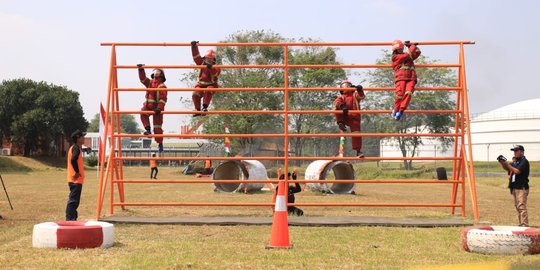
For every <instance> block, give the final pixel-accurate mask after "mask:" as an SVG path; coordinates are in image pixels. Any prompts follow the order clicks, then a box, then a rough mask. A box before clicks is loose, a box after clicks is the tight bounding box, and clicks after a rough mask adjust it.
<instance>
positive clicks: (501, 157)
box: [497, 155, 506, 162]
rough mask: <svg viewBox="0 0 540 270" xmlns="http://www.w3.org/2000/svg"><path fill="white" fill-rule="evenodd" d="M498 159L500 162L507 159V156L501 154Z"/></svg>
mask: <svg viewBox="0 0 540 270" xmlns="http://www.w3.org/2000/svg"><path fill="white" fill-rule="evenodd" d="M497 161H498V162H501V161H506V158H505V157H504V156H503V155H499V156H498V157H497Z"/></svg>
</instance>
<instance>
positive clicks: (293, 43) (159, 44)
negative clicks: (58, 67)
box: [101, 40, 475, 47]
mask: <svg viewBox="0 0 540 270" xmlns="http://www.w3.org/2000/svg"><path fill="white" fill-rule="evenodd" d="M414 42H417V43H418V45H461V44H475V41H472V40H462V41H414ZM391 45H392V42H388V41H383V42H283V43H271V42H260V43H259V42H254V43H248V42H245V43H241V42H230V43H225V42H218V43H216V42H207V43H199V46H214V47H230V46H240V47H282V46H391ZM101 46H164V47H171V46H175V47H179V46H184V47H188V46H191V42H189V43H188V42H102V43H101Z"/></svg>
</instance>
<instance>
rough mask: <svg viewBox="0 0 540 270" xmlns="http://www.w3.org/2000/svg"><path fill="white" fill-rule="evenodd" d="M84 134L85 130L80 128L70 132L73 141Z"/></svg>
mask: <svg viewBox="0 0 540 270" xmlns="http://www.w3.org/2000/svg"><path fill="white" fill-rule="evenodd" d="M84 136H86V132H82V131H80V130H78V129H77V130H75V132H73V133H71V139H72V140H73V142H76V141H77V139H78V138H80V137H84Z"/></svg>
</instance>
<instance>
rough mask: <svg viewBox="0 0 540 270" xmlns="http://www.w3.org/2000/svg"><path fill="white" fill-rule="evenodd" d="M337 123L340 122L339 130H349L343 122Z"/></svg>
mask: <svg viewBox="0 0 540 270" xmlns="http://www.w3.org/2000/svg"><path fill="white" fill-rule="evenodd" d="M337 124H338V128H339V130H341V131H347V127H346V126H345V124H343V122H338V123H337Z"/></svg>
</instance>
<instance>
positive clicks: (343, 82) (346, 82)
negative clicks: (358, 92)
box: [339, 80, 352, 88]
mask: <svg viewBox="0 0 540 270" xmlns="http://www.w3.org/2000/svg"><path fill="white" fill-rule="evenodd" d="M344 84H348V85H347V86H343V85H344ZM351 85H352V83H351V81H349V80H343V81H342V82H341V84H340V85H339V87H340V88H347V87H351Z"/></svg>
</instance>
